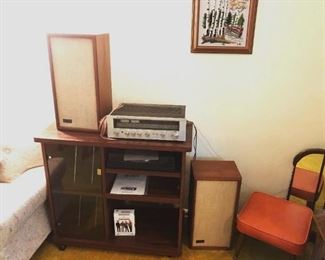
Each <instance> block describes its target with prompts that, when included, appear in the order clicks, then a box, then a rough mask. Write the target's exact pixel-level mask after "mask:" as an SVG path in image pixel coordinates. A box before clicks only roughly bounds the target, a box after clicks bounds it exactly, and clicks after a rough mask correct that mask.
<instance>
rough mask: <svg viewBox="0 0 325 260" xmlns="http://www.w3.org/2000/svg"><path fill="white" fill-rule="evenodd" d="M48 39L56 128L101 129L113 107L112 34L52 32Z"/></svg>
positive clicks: (91, 130)
mask: <svg viewBox="0 0 325 260" xmlns="http://www.w3.org/2000/svg"><path fill="white" fill-rule="evenodd" d="M47 40H48V50H49V59H50V68H51V80H52V90H53V98H54V106H55V116H56V125H57V128H58V129H59V130H77V131H88V132H98V131H99V121H100V119H101V118H102V117H103V116H105V115H106V114H108V113H109V112H110V111H111V110H112V90H111V72H110V54H109V35H108V34H101V35H71V34H49V35H48V38H47Z"/></svg>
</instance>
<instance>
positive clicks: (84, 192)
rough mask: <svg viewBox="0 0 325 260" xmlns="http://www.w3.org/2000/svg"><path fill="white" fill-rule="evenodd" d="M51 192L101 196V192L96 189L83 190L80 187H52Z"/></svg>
mask: <svg viewBox="0 0 325 260" xmlns="http://www.w3.org/2000/svg"><path fill="white" fill-rule="evenodd" d="M52 192H53V193H55V194H63V195H64V194H66V195H77V196H79V195H80V196H90V197H101V196H102V193H101V192H99V191H96V190H92V191H91V190H89V191H85V190H82V189H78V190H67V189H66V190H56V189H53V190H52Z"/></svg>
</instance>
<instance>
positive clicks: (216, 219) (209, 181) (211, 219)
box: [190, 160, 241, 249]
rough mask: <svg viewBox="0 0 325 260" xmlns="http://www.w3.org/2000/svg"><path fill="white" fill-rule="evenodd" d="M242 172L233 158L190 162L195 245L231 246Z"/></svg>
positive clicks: (204, 246) (192, 242) (207, 247)
mask: <svg viewBox="0 0 325 260" xmlns="http://www.w3.org/2000/svg"><path fill="white" fill-rule="evenodd" d="M240 186H241V175H240V173H239V171H238V169H237V166H236V164H235V162H233V161H209V160H193V161H192V163H191V192H190V195H191V203H190V204H191V205H190V216H191V224H190V225H191V227H190V231H191V238H190V246H191V247H192V248H202V249H209V248H211V249H212V248H223V249H227V248H230V247H231V240H232V233H233V229H234V223H235V216H236V213H237V207H238V198H239V192H240Z"/></svg>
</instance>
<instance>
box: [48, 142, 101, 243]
mask: <svg viewBox="0 0 325 260" xmlns="http://www.w3.org/2000/svg"><path fill="white" fill-rule="evenodd" d="M45 153H46V158H47V165H48V172H49V182H50V199H51V200H52V205H53V211H54V212H53V213H54V217H55V231H56V234H57V235H59V236H61V237H67V238H69V237H71V238H79V239H90V240H101V239H103V238H104V237H105V228H104V211H103V198H102V184H101V178H102V177H101V170H100V168H101V164H100V149H99V148H98V147H94V146H77V145H63V144H46V145H45Z"/></svg>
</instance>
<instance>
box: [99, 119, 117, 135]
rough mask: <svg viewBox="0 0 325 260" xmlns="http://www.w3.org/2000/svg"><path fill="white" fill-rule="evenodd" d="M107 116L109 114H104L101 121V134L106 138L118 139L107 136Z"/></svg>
mask: <svg viewBox="0 0 325 260" xmlns="http://www.w3.org/2000/svg"><path fill="white" fill-rule="evenodd" d="M107 116H108V115H106V116H104V117H103V118H102V119H101V120H100V121H99V136H100V137H101V138H102V139H105V140H116V139H114V138H110V137H107Z"/></svg>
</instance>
